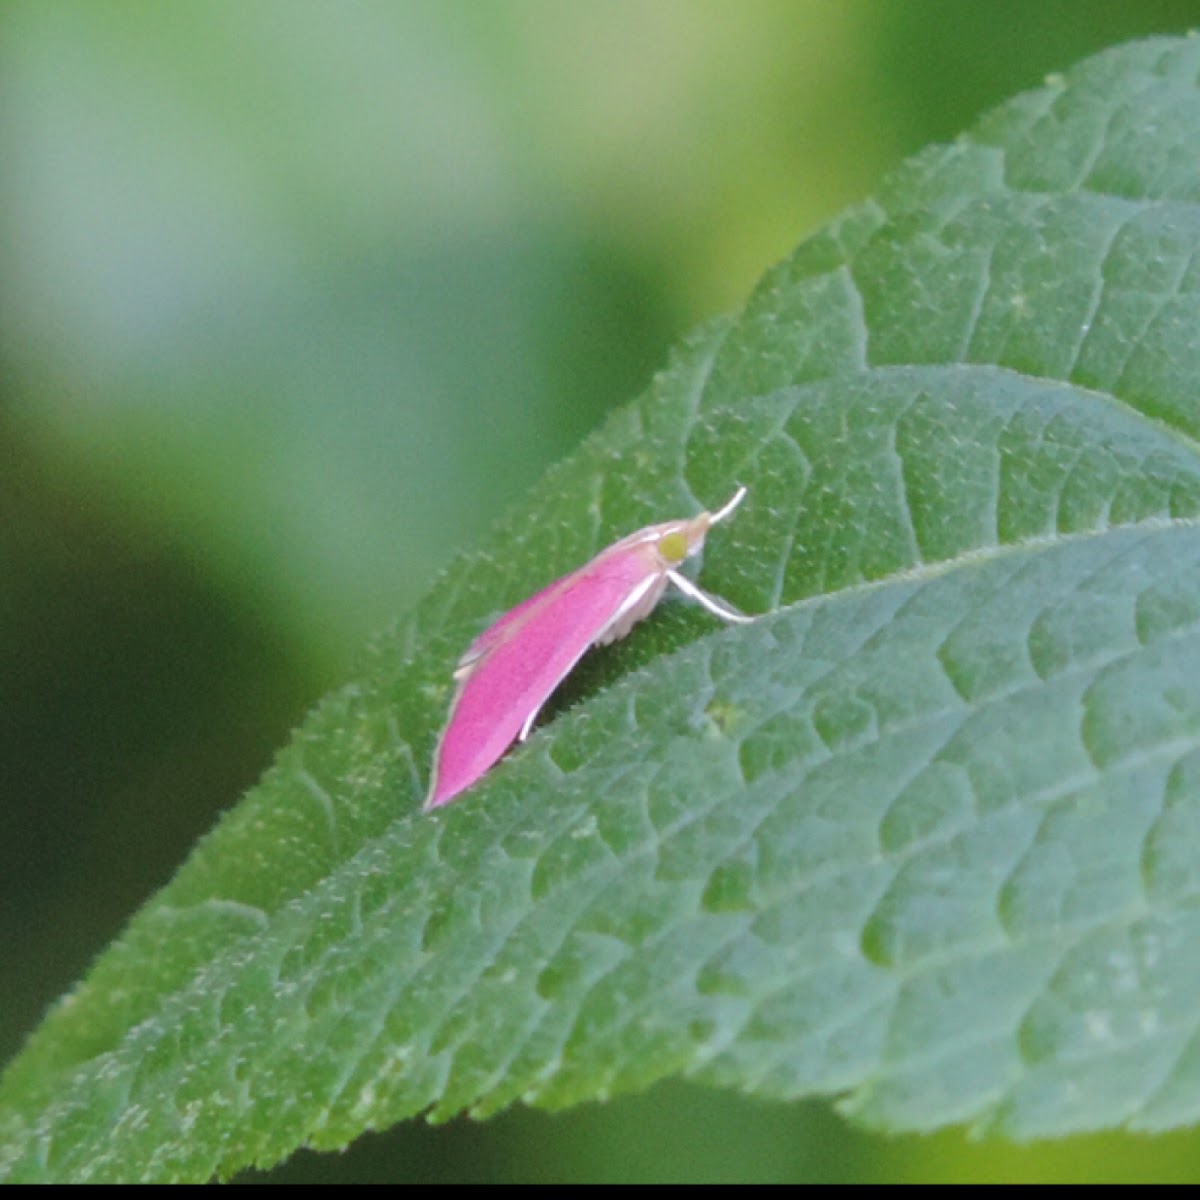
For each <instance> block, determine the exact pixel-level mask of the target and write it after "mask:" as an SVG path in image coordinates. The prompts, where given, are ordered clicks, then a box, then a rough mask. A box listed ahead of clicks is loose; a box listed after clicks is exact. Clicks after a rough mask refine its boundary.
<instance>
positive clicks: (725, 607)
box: [667, 571, 754, 625]
mask: <svg viewBox="0 0 1200 1200" xmlns="http://www.w3.org/2000/svg"><path fill="white" fill-rule="evenodd" d="M667 578H668V579H669V580H670V581H671V582H672V583H673V584H674V585H675V586H676V587H677V588H678V589H679V590H680V591H681V592H683V594H684V595H685V596H691V598H692V599H693V600H696V601H697V602H699V603H700V604H702V605H704V607H705V608H707V609H708V611H709V612H710V613H712V614H713V616H714V617H720V618H721V620H722V621H733V622H735V623H736V624H738V625H749V624H750V622H751V621H753V620H754V618H753V617H748V616H746V614H745V613H740V612H738V610H737V609H736V608H734V607H733V606H732V605H730V604H726V603H725V601H724V600H718V599H717V598H716V596H710V595H709V594H708V593H707V592H703V591H701V590H700V589H699V588H698V587H697V586H696V585H695V584H694V583H693V582H692V581H691V580H690V579H689V578H688V577H687V576H686V575H680V574H679V572H678V571H668V572H667Z"/></svg>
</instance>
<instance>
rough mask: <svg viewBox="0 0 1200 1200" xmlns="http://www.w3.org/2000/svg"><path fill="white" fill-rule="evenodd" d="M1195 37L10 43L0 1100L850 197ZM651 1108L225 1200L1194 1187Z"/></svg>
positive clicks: (922, 13) (1153, 13)
mask: <svg viewBox="0 0 1200 1200" xmlns="http://www.w3.org/2000/svg"><path fill="white" fill-rule="evenodd" d="M1196 24H1200V0H1138V2H1137V3H1136V4H1135V3H1129V0H1002V2H1001V0H993V2H992V3H979V2H978V0H907V2H903V0H342V2H340V3H336V4H335V3H330V2H328V0H253V2H247V0H173V2H169V3H165V2H163V0H123V2H117V0H4V3H3V4H2V5H0V712H2V714H3V720H2V721H0V747H2V749H0V755H2V757H0V765H2V768H3V775H2V780H3V787H4V795H3V806H2V811H0V956H2V957H0V962H2V964H3V987H2V988H0V1058H2V1059H7V1058H8V1057H10V1056H11V1055H12V1054H13V1053H14V1052H15V1051H16V1050H17V1048H18V1047H19V1045H20V1043H21V1040H22V1038H23V1037H24V1035H25V1034H26V1033H28V1032H29V1030H30V1029H32V1027H33V1026H34V1025H35V1024H36V1023H37V1021H38V1019H39V1017H40V1015H41V1013H42V1012H43V1010H44V1009H45V1007H46V1005H47V1004H48V1003H50V1002H51V1001H52V1000H53V999H54V998H55V997H56V996H58V995H59V994H60V993H61V992H62V991H64V990H65V989H66V988H67V987H69V986H70V984H71V983H72V982H73V981H74V980H75V979H76V978H78V976H79V975H80V974H81V973H82V972H83V971H84V970H85V969H86V967H87V965H88V963H89V962H90V960H91V959H92V958H93V957H94V956H95V955H96V954H97V953H98V952H99V950H100V949H101V948H102V947H103V946H104V945H105V944H106V943H107V942H108V941H109V940H110V939H111V938H112V937H113V936H114V935H115V934H116V933H117V932H118V931H119V929H120V928H121V926H122V924H123V922H124V920H125V919H126V918H127V917H128V916H129V914H131V913H132V912H133V910H134V909H135V908H136V907H137V905H138V904H139V903H140V902H141V901H142V900H143V899H145V897H146V896H147V895H148V894H149V893H150V892H151V891H153V890H154V889H155V888H157V887H159V886H161V885H162V884H163V883H165V882H166V880H167V879H168V878H169V877H170V875H171V872H172V870H173V869H174V867H175V866H176V865H177V864H178V863H179V862H180V861H181V860H182V859H183V857H184V856H185V855H186V853H187V850H188V848H189V847H190V845H191V844H192V843H193V842H194V841H195V839H196V838H197V837H198V836H199V835H200V834H201V833H203V832H204V831H205V830H206V829H207V828H209V827H210V826H211V825H212V823H213V821H214V819H215V817H216V815H217V814H218V813H219V812H220V811H221V810H222V809H224V808H226V807H228V806H229V805H231V804H233V803H234V802H235V801H236V799H237V797H238V796H239V795H240V793H241V792H242V791H243V790H244V789H245V788H246V787H248V786H249V785H250V784H251V783H253V782H254V780H255V779H256V778H257V777H258V775H259V774H260V773H261V772H262V770H263V769H264V768H265V767H266V766H267V765H268V763H269V761H270V758H271V754H272V751H273V750H274V749H275V747H277V746H278V745H280V744H281V743H282V742H283V740H284V739H285V738H286V736H287V733H288V730H289V729H290V728H292V727H293V726H294V725H295V724H296V723H297V722H298V721H299V720H300V718H301V717H302V715H303V713H304V712H305V710H306V709H307V707H308V706H309V705H310V704H311V703H312V702H314V701H315V700H316V699H317V698H318V697H319V696H320V695H321V693H322V692H323V691H324V690H326V689H327V688H329V687H331V686H333V685H335V684H336V683H338V682H339V681H341V680H342V679H344V678H346V677H347V676H348V675H350V673H351V672H352V670H353V664H354V657H355V654H356V652H357V649H358V647H359V646H360V645H361V644H362V642H363V640H364V639H365V637H366V636H367V635H368V634H369V633H370V632H371V631H372V630H374V629H376V628H378V627H380V626H382V625H384V624H385V623H387V622H389V621H391V620H393V619H394V618H395V617H396V616H397V615H398V614H399V613H401V612H402V611H403V610H404V609H405V608H406V607H407V606H408V605H409V604H410V603H411V602H412V601H413V600H414V599H415V598H416V596H417V595H419V594H420V593H421V592H422V591H423V590H424V589H425V588H426V586H427V585H428V583H429V581H430V579H431V577H432V576H433V574H434V573H435V572H436V571H437V570H438V569H439V568H440V566H441V565H443V564H444V563H445V562H446V561H447V559H448V558H449V556H450V555H451V554H452V553H453V552H454V551H455V550H456V549H458V548H462V547H465V546H468V545H473V544H479V543H480V542H481V541H482V539H483V537H484V535H485V531H486V527H487V525H488V523H489V521H490V520H491V518H492V516H493V515H494V514H495V513H496V512H497V511H499V510H501V509H503V508H504V507H505V506H506V505H508V504H509V503H511V502H512V501H514V500H515V499H516V498H517V497H518V496H520V494H521V493H522V491H523V490H524V489H525V488H527V487H528V486H529V485H530V484H531V483H532V482H533V481H534V480H535V479H537V477H538V476H539V475H540V473H541V472H542V470H543V469H544V468H545V467H546V466H547V465H548V464H549V463H551V462H553V461H554V460H555V459H557V458H559V457H561V456H562V455H563V454H565V453H566V452H567V451H569V450H570V449H571V448H572V447H573V446H574V445H575V444H576V443H577V442H578V441H579V439H580V438H581V437H582V436H583V435H584V434H585V433H586V432H588V431H589V430H590V429H592V428H593V427H595V425H596V424H597V423H598V422H599V421H600V420H601V419H602V418H603V416H604V414H605V413H606V412H607V411H609V410H610V409H611V408H613V407H615V406H617V405H619V404H621V403H623V402H624V401H626V400H628V399H629V398H631V397H632V396H633V395H635V394H636V393H637V392H639V391H640V390H641V389H642V388H643V387H644V386H645V384H646V383H647V381H648V379H649V377H650V375H651V373H652V372H653V371H654V370H656V369H658V368H659V367H660V366H662V365H663V364H664V362H665V358H666V353H667V350H668V348H669V346H670V344H671V343H672V341H673V340H674V339H675V338H676V337H678V336H679V335H680V334H681V333H683V332H685V331H686V330H687V329H688V328H689V327H691V326H692V325H693V324H695V323H696V322H698V321H700V320H702V319H704V318H706V317H709V316H712V315H715V314H717V313H721V312H724V311H728V310H731V309H733V308H735V307H737V306H738V305H739V304H740V303H741V302H742V300H743V299H744V298H745V296H746V294H747V292H748V291H749V289H750V288H751V287H752V286H753V284H754V282H755V280H756V279H757V277H758V276H759V275H760V274H761V273H762V272H763V271H764V270H765V269H766V268H767V267H768V266H770V265H771V264H772V263H774V262H776V261H777V260H778V259H779V258H781V257H782V256H784V255H785V254H786V253H788V251H789V250H790V249H791V248H792V247H793V246H794V245H795V244H796V243H797V242H798V241H800V240H801V239H802V238H803V237H804V236H806V235H807V234H809V233H810V232H812V231H813V230H814V229H815V228H817V227H818V226H819V225H820V224H821V223H822V222H824V221H825V220H826V219H828V218H829V217H831V216H833V215H834V214H836V213H837V212H838V211H839V210H840V209H841V208H843V207H844V206H845V205H847V204H849V203H852V202H854V201H856V200H859V199H862V198H864V197H866V196H867V195H869V194H870V192H871V190H872V189H873V187H874V184H875V182H876V180H877V179H878V177H879V176H880V175H881V173H883V172H884V171H886V170H888V169H889V168H890V167H892V166H894V165H895V164H896V163H898V162H899V161H900V160H901V159H902V158H903V157H904V156H905V155H907V154H909V153H911V152H913V151H915V150H917V149H919V148H920V147H921V146H922V145H924V144H926V143H927V142H929V141H934V140H946V139H948V138H951V137H953V136H954V135H955V134H956V133H957V132H959V131H960V130H962V129H964V128H966V127H968V126H969V125H970V124H971V123H972V122H973V121H974V119H975V118H976V117H977V116H978V115H979V114H980V113H981V112H982V111H984V110H985V109H986V108H988V107H990V106H991V105H993V104H995V103H997V102H999V101H1000V100H1003V99H1004V98H1005V97H1006V96H1008V95H1010V94H1011V93H1013V92H1015V91H1018V90H1021V89H1024V88H1028V87H1032V86H1036V85H1037V84H1038V83H1040V82H1041V80H1042V78H1043V76H1044V75H1045V74H1046V73H1047V72H1051V71H1056V70H1061V69H1063V68H1065V67H1067V66H1069V65H1070V64H1071V63H1072V62H1074V61H1076V60H1077V59H1079V58H1081V57H1083V56H1084V55H1086V54H1088V53H1091V52H1093V51H1095V50H1098V49H1100V48H1102V47H1104V46H1107V45H1111V44H1114V43H1116V42H1119V41H1122V40H1125V39H1128V38H1131V37H1135V36H1141V35H1145V34H1149V33H1154V32H1182V31H1184V30H1186V29H1187V28H1188V27H1189V26H1192V25H1196ZM1198 1176H1200V1136H1197V1135H1195V1134H1192V1133H1183V1134H1176V1135H1172V1136H1170V1137H1167V1138H1161V1139H1155V1140H1148V1139H1138V1138H1132V1137H1125V1136H1119V1135H1111V1136H1099V1137H1091V1138H1085V1139H1075V1140H1072V1141H1068V1142H1064V1143H1058V1144H1053V1145H1048V1146H1038V1147H1024V1148H1023V1147H1011V1146H1007V1145H1004V1144H997V1143H992V1142H982V1143H972V1142H969V1141H968V1140H967V1139H966V1138H965V1137H964V1136H962V1135H960V1134H958V1133H949V1134H942V1135H938V1136H937V1137H933V1138H916V1137H902V1138H883V1137H877V1136H874V1135H871V1134H869V1133H864V1132H861V1131H856V1130H853V1129H850V1128H849V1127H848V1126H846V1125H845V1124H844V1123H843V1122H842V1121H841V1120H840V1119H839V1118H837V1117H836V1115H834V1113H833V1112H832V1110H831V1108H830V1107H829V1105H828V1104H826V1103H823V1102H811V1103H804V1104H796V1105H768V1104H764V1103H757V1102H753V1101H749V1100H746V1099H743V1098H740V1097H737V1096H731V1095H725V1094H718V1093H711V1092H707V1091H703V1090H700V1089H696V1088H692V1087H688V1086H686V1085H683V1084H679V1083H668V1084H664V1085H662V1086H660V1087H658V1088H655V1089H653V1090H652V1091H651V1092H650V1093H648V1094H646V1095H644V1096H635V1097H623V1098H618V1099H617V1100H615V1101H612V1102H611V1103H609V1104H607V1105H592V1106H588V1107H585V1108H581V1109H578V1110H575V1111H572V1112H569V1113H564V1114H557V1115H547V1114H544V1113H537V1112H529V1111H526V1110H514V1111H512V1112H510V1113H507V1114H504V1115H502V1116H501V1117H499V1118H498V1119H495V1120H493V1121H490V1122H488V1123H486V1124H475V1123H472V1122H470V1121H467V1120H462V1121H458V1122H455V1123H452V1124H451V1125H449V1126H446V1127H442V1128H439V1129H431V1128H429V1127H427V1126H425V1125H423V1124H422V1123H420V1122H411V1123H409V1124H408V1125H406V1126H403V1127H401V1128H399V1129H397V1130H393V1131H392V1132H390V1133H388V1134H386V1135H379V1136H371V1137H368V1138H364V1139H363V1140H362V1141H361V1142H359V1143H358V1144H356V1145H355V1146H354V1147H353V1148H352V1149H351V1150H350V1151H349V1152H348V1153H346V1154H345V1155H341V1156H318V1155H314V1154H308V1153H303V1154H300V1155H297V1157H296V1158H295V1159H293V1160H292V1162H291V1163H289V1164H287V1165H286V1166H284V1167H283V1168H281V1169H280V1170H278V1171H276V1172H274V1173H272V1174H270V1175H267V1176H262V1178H268V1179H275V1180H283V1179H287V1180H299V1179H320V1178H326V1179H334V1178H336V1179H364V1180H365V1179H390V1180H396V1181H400V1180H410V1179H411V1180H417V1179H429V1180H477V1181H483V1180H504V1179H509V1180H513V1179H520V1180H542V1181H549V1180H572V1179H574V1180H698V1181H699V1180H712V1181H717V1180H721V1181H734V1180H785V1179H790V1180H851V1179H853V1180H875V1179H888V1180H906V1179H907V1180H916V1179H920V1180H952V1179H1096V1180H1100V1179H1114V1180H1115V1179H1151V1178H1154V1179H1195V1178H1197V1177H1198Z"/></svg>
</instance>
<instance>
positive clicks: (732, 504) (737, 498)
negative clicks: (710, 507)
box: [708, 485, 746, 525]
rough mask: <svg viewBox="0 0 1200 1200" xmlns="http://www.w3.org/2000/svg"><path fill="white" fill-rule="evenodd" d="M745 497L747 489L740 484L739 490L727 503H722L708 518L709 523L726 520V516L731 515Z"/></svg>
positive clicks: (713, 523)
mask: <svg viewBox="0 0 1200 1200" xmlns="http://www.w3.org/2000/svg"><path fill="white" fill-rule="evenodd" d="M745 497H746V489H745V488H744V487H742V486H740V485H739V486H738V490H737V491H736V492H734V493H733V495H732V496H730V497H729V499H728V500H726V501H725V503H724V504H722V505H721V507H720V508H718V509H717V511H716V512H715V513H713V515H712V516H711V517H709V518H708V523H709V524H710V525H715V524H716V523H717V522H718V521H723V520H725V518H726V517H727V516H729V514H730V513H731V512H733V510H734V509H735V508H737V506H738V505H739V504H741V502H742V501H743V500H744V499H745Z"/></svg>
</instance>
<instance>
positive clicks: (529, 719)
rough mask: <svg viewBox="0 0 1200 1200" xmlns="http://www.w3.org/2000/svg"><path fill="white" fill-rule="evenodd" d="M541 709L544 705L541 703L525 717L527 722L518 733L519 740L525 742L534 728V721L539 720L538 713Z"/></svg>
mask: <svg viewBox="0 0 1200 1200" xmlns="http://www.w3.org/2000/svg"><path fill="white" fill-rule="evenodd" d="M541 711H542V706H541V705H540V704H539V705H538V706H537V708H535V709H534V710H533V712H531V713H530V714H529V716H527V717H526V718H525V724H524V725H522V726H521V732H520V733H518V734H517V741H518V742H523V741H524V740H525V739H526V738H527V737H528V736H529V734H530V731H531V730H532V729H533V723H534V721H536V720H537V717H538V713H540V712H541Z"/></svg>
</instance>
